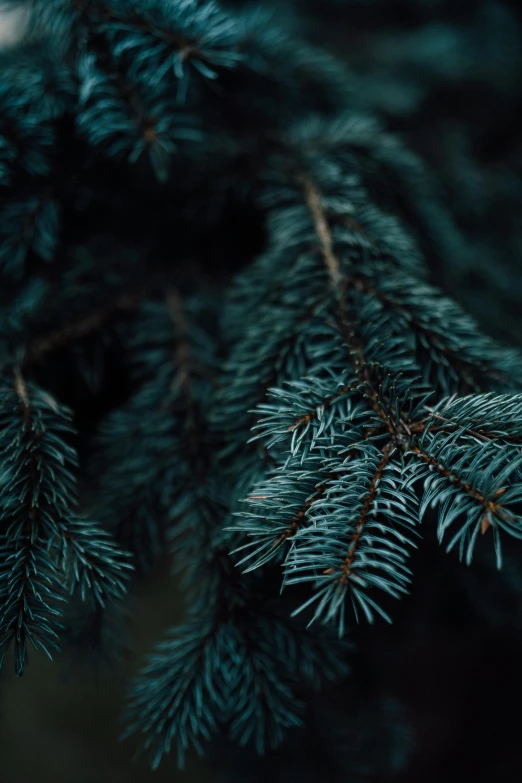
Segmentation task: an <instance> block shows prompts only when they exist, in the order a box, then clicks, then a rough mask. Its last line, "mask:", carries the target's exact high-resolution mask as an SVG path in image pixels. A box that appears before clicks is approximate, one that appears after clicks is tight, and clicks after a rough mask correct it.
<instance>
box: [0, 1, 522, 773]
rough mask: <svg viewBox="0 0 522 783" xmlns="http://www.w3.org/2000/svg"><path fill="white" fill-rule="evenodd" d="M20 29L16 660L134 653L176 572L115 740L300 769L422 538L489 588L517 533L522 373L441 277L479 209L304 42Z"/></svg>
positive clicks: (9, 387) (370, 727)
mask: <svg viewBox="0 0 522 783" xmlns="http://www.w3.org/2000/svg"><path fill="white" fill-rule="evenodd" d="M25 5H26V6H27V7H28V11H29V12H30V21H29V23H28V30H27V35H26V39H27V40H25V41H24V43H23V46H21V47H20V48H15V49H13V50H11V51H9V52H7V53H5V54H4V55H3V57H2V60H1V61H0V68H1V71H2V79H1V82H0V190H1V193H0V204H1V224H0V282H1V287H0V372H1V382H0V465H1V472H0V525H1V527H0V537H1V538H0V540H1V547H0V575H1V583H0V597H1V601H0V647H1V651H2V661H3V657H4V656H5V654H6V652H7V650H8V648H9V647H11V646H12V647H13V648H14V661H15V671H16V674H17V675H21V674H22V673H23V672H24V669H25V667H26V664H27V660H28V645H29V644H32V645H33V647H35V648H37V649H40V650H43V651H44V652H46V653H47V654H48V655H49V656H51V655H53V656H54V654H55V653H56V652H57V651H58V649H59V645H60V638H62V639H63V640H64V642H65V644H67V645H68V646H70V647H72V648H74V647H82V648H89V649H92V652H93V653H96V654H98V655H99V656H100V657H101V658H102V659H105V658H107V659H109V658H110V657H111V655H113V654H114V653H116V655H115V656H114V657H117V654H119V653H123V652H124V649H125V644H123V643H122V637H123V630H122V629H121V622H122V618H124V616H125V612H126V600H127V595H126V594H127V590H128V586H129V580H130V578H131V576H132V575H133V573H132V572H135V573H134V577H135V578H140V579H145V578H146V576H147V573H150V572H151V570H153V569H154V568H155V566H156V564H157V562H158V560H159V558H160V556H161V555H162V554H163V553H165V552H167V553H168V554H169V557H170V558H171V560H172V562H173V565H174V568H175V570H176V572H177V573H178V574H180V575H181V577H182V578H181V583H182V585H183V587H184V590H185V594H186V596H187V603H188V607H187V616H186V618H185V620H184V622H183V623H182V624H181V625H178V626H176V627H173V628H172V629H171V630H170V631H169V632H168V634H167V635H166V637H165V639H164V640H163V641H160V642H159V644H158V646H157V648H156V649H155V651H153V652H152V653H151V654H150V655H149V657H148V659H147V660H146V662H145V663H144V665H143V667H142V669H141V671H140V673H139V674H138V676H137V677H136V678H135V679H134V680H133V682H132V684H131V685H130V689H129V696H128V701H127V707H126V720H127V730H126V734H134V733H140V734H143V735H144V739H143V746H144V748H145V749H146V750H147V751H149V752H150V754H151V764H152V766H153V767H154V768H156V767H157V766H158V765H159V764H160V762H161V760H162V758H163V757H164V756H165V754H167V753H169V752H170V750H171V749H173V748H174V749H175V750H176V751H177V755H178V759H179V763H180V764H183V761H184V757H185V755H186V753H187V752H188V751H190V750H191V749H195V750H196V751H198V752H203V750H204V749H205V747H206V745H207V744H208V743H212V741H213V740H215V738H216V737H219V736H223V735H225V736H226V737H227V738H228V741H230V742H231V743H232V744H235V745H239V746H248V747H251V748H253V749H255V751H256V752H258V753H260V754H263V753H264V752H265V751H267V750H268V749H269V748H276V747H278V746H280V745H281V744H283V746H284V742H288V743H289V746H290V743H292V742H293V741H294V739H293V738H292V735H297V732H298V731H300V732H302V734H301V736H303V737H306V736H307V732H308V731H310V725H312V726H313V725H314V721H317V720H318V718H317V714H318V713H320V712H321V711H320V710H319V709H318V707H317V704H318V700H317V696H316V695H315V694H314V689H317V688H318V687H324V692H325V694H326V695H328V694H329V693H331V689H332V685H331V684H332V683H333V684H334V686H335V687H336V684H338V683H344V681H345V680H346V678H347V676H348V672H349V668H350V666H349V662H350V658H351V649H352V643H351V642H347V641H346V638H347V637H348V636H349V638H350V639H352V638H354V637H355V638H356V636H357V631H356V630H355V625H356V621H359V620H367V621H369V622H373V621H374V620H376V621H377V620H379V619H382V618H384V619H385V620H389V621H391V619H392V618H393V615H394V606H393V602H390V601H389V599H390V598H394V599H404V600H407V598H406V596H407V594H408V592H409V590H410V585H411V584H412V582H413V583H414V580H415V572H414V569H413V567H412V562H413V561H412V551H413V550H414V549H416V548H418V547H421V546H422V534H423V532H424V531H423V527H421V524H420V523H421V520H422V519H423V518H424V517H425V516H427V517H429V518H428V519H427V521H426V522H425V523H424V528H426V527H428V528H429V527H430V526H433V525H435V526H436V529H437V536H438V539H439V541H440V542H442V543H443V544H444V546H445V548H446V549H447V550H448V551H449V550H452V549H454V548H456V549H457V550H458V552H459V554H460V558H461V559H462V560H464V561H465V562H466V564H467V565H470V566H471V568H473V567H474V556H475V554H476V556H477V558H478V560H479V567H480V563H485V562H486V560H485V559H483V558H487V557H488V552H490V550H491V551H492V553H493V554H494V556H495V559H496V564H497V566H498V567H499V568H501V567H502V566H503V563H504V560H503V557H502V552H503V549H505V548H508V547H509V539H510V538H514V539H520V538H522V505H521V501H522V458H521V456H520V442H521V439H522V393H521V382H522V361H521V356H520V354H519V353H518V351H517V350H515V349H512V348H509V347H504V346H502V345H499V344H498V343H497V342H495V341H494V340H493V339H492V338H490V337H488V336H485V335H483V334H482V333H481V330H480V329H479V328H478V326H477V325H476V324H475V322H474V321H473V319H472V318H471V317H470V316H468V315H467V314H466V313H465V312H464V310H463V309H461V307H460V305H459V304H457V303H456V302H454V301H453V300H452V299H450V298H448V297H447V295H446V294H445V293H443V292H442V291H441V290H439V288H437V287H436V286H435V285H434V281H433V276H432V274H431V267H432V266H433V263H434V259H437V258H438V259H440V258H441V257H442V256H445V255H448V254H449V255H451V256H452V257H454V258H455V263H460V261H459V259H461V258H464V261H462V263H467V260H466V259H468V260H469V256H468V255H466V254H467V250H466V248H465V247H464V244H465V243H464V240H463V239H462V237H461V235H460V230H459V229H460V226H459V222H461V220H460V218H461V216H460V215H459V214H457V215H454V214H451V213H450V212H449V211H448V210H447V208H446V206H445V204H444V203H443V199H441V197H440V190H441V188H440V183H439V182H438V180H437V178H436V177H435V176H433V175H430V174H428V173H427V172H426V171H425V170H424V167H423V164H422V163H421V162H420V160H419V159H418V158H417V156H416V155H415V154H414V153H413V152H411V151H410V149H409V148H408V146H407V144H404V143H403V142H401V141H399V140H398V139H397V138H395V137H394V136H393V135H392V134H389V133H388V132H386V131H384V130H383V128H382V127H381V125H380V124H379V122H378V121H376V120H375V119H373V118H372V117H371V116H368V113H371V112H369V110H370V109H372V110H375V109H379V110H381V109H382V111H383V113H385V114H386V113H387V114H388V115H390V116H392V115H394V111H395V114H397V113H398V109H397V107H395V110H394V111H392V110H391V109H390V110H389V111H388V112H386V111H385V107H382V106H380V105H379V100H377V99H376V98H375V96H374V97H373V98H372V95H371V94H370V93H369V92H368V91H367V90H366V89H365V85H366V81H365V80H364V78H361V77H360V76H357V75H353V74H351V73H350V71H349V70H346V71H345V69H344V67H343V66H341V65H340V64H339V63H338V62H336V61H335V60H334V59H333V58H332V57H330V56H329V55H327V54H326V53H324V52H321V51H318V50H316V49H315V48H314V47H313V46H312V45H309V44H307V43H304V42H301V41H300V40H299V39H298V38H296V36H295V33H294V31H293V29H292V26H291V24H290V23H288V29H286V28H285V24H284V23H281V25H279V26H278V25H277V24H274V23H273V22H272V21H271V20H270V18H269V16H268V15H265V14H262V13H260V12H259V11H255V10H252V9H249V8H247V9H246V10H239V11H238V10H237V9H234V10H226V9H222V8H221V7H220V6H218V4H217V3H215V2H213V0H131V2H128V1H127V0H125V2H123V0H121V1H120V0H95V1H94V2H84V0H45V2H44V1H43V0H32V1H31V2H27V3H25ZM438 76H439V75H437V74H436V75H435V76H434V78H435V77H437V78H438ZM368 81H369V79H368ZM375 84H377V82H376V81H375ZM361 85H362V87H363V88H364V89H362V88H361ZM361 90H362V91H363V93H364V96H363V97H361V95H360V93H361ZM379 95H381V97H382V93H380V92H379ZM412 111H413V110H412ZM429 510H435V511H436V514H437V515H438V519H435V521H434V518H433V515H432V516H431V518H430V514H429V513H427V512H428V511H429ZM486 546H487V547H489V549H486ZM509 552H510V550H509V549H508V557H507V563H508V567H509V563H511V562H512V561H511V555H510V554H509ZM481 558H482V559H481ZM484 567H485V566H484ZM514 572H515V573H516V569H514ZM472 578H473V577H471V579H472ZM463 579H465V577H463ZM515 581H516V580H515ZM287 586H288V587H289V588H290V587H291V589H288V590H287V589H286V587H287ZM281 588H284V589H283V590H282V592H281ZM518 593H520V588H518ZM66 601H68V602H69V607H68V608H67V607H66ZM489 611H490V613H491V610H489ZM314 621H320V622H317V623H314ZM350 629H351V630H350ZM349 631H350V633H349ZM343 687H344V686H343ZM348 687H352V686H350V685H349V686H348ZM329 689H330V690H329ZM325 700H326V696H325ZM321 709H322V710H325V707H324V705H323V707H321ZM326 712H327V710H326ZM403 712H404V711H403V709H402V707H401V705H400V704H397V703H396V701H395V700H394V699H393V697H390V698H388V696H387V697H386V698H385V699H383V700H379V699H377V700H375V704H373V703H372V704H368V705H363V706H361V707H360V709H358V710H356V711H355V713H354V715H352V716H351V717H352V720H353V721H354V722H353V723H349V721H348V719H347V725H346V727H345V729H346V730H345V732H344V735H343V737H342V738H341V740H340V741H339V742H338V743H337V745H339V744H343V745H344V746H345V747H346V752H345V754H344V756H343V760H342V762H340V763H341V764H342V769H343V771H346V774H347V775H348V772H350V771H351V772H353V776H354V779H357V775H359V776H360V777H361V779H362V778H364V776H365V775H370V774H374V772H372V770H374V767H375V769H376V770H377V771H376V772H375V774H383V775H384V774H387V773H388V772H389V771H391V772H393V771H396V770H398V769H402V768H403V767H404V766H405V764H406V760H407V757H408V753H409V749H410V746H411V744H412V740H411V731H410V728H409V721H408V719H407V716H405V715H404V714H403ZM287 735H288V737H287ZM390 737H392V739H390ZM330 739H331V741H332V746H333V745H336V743H335V742H334V741H333V739H332V738H330ZM376 748H377V750H376ZM334 750H335V753H337V751H338V747H336V748H334V749H333V750H332V753H334ZM278 752H281V753H284V750H281V751H278ZM375 754H377V757H379V759H382V768H381V762H379V763H378V764H377V765H375V762H374V759H373V758H372V756H374V755H375ZM239 766H240V765H238V767H239ZM238 774H239V773H238ZM238 779H239V778H238ZM303 779H305V778H304V773H303Z"/></svg>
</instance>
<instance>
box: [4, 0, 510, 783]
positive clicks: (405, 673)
mask: <svg viewBox="0 0 522 783" xmlns="http://www.w3.org/2000/svg"><path fill="white" fill-rule="evenodd" d="M230 4H232V3H230ZM235 4H240V2H239V0H235ZM265 5H267V6H270V3H268V2H266V3H265ZM272 7H273V11H274V15H275V16H276V17H277V16H278V15H279V16H281V17H282V18H283V19H284V21H285V22H286V23H287V24H291V25H294V26H295V27H296V28H297V29H298V30H299V31H300V33H301V35H303V36H304V37H306V38H308V39H309V40H311V41H312V42H313V43H315V44H318V45H320V46H322V47H323V48H327V49H329V50H330V51H331V52H332V54H334V55H335V56H336V57H338V58H339V59H341V60H343V61H344V62H345V63H347V64H348V66H349V68H350V73H351V76H350V78H351V80H352V90H353V100H354V106H356V107H357V108H358V109H363V110H365V111H368V112H370V113H375V114H377V115H378V116H379V117H381V118H382V120H383V123H384V124H385V125H386V126H387V127H388V128H389V129H391V130H393V131H395V132H398V133H399V134H400V135H401V136H402V137H403V138H405V139H406V140H407V143H408V145H409V146H410V147H411V148H412V149H414V150H415V151H417V152H419V153H420V154H421V155H422V156H423V157H424V159H425V160H426V161H427V162H428V164H429V166H430V168H431V170H432V172H433V174H434V176H435V177H436V180H437V183H438V187H439V188H440V191H441V193H442V194H443V197H444V199H445V201H446V203H447V204H448V205H449V207H450V209H451V212H452V214H453V216H454V219H455V220H456V222H457V224H458V225H459V227H460V229H461V231H462V236H463V239H462V241H463V242H464V243H465V248H464V252H459V254H458V255H459V258H460V259H461V260H460V262H459V263H456V262H455V258H454V257H452V255H451V248H447V249H446V252H445V253H442V254H440V253H437V254H431V253H430V252H429V248H428V259H429V260H430V262H431V265H432V274H433V276H434V278H435V279H436V280H437V283H438V284H439V285H440V286H441V287H443V288H445V289H446V291H448V292H449V293H450V294H451V295H452V296H453V297H455V298H457V299H458V300H460V302H461V303H462V304H463V305H464V306H465V307H466V309H467V310H468V311H469V312H471V313H472V314H473V315H474V316H475V318H476V319H477V320H478V321H479V322H480V323H481V324H482V326H483V328H484V329H485V331H486V332H488V333H490V334H491V335H494V336H496V337H499V338H501V339H503V340H505V341H507V342H509V343H512V344H515V345H519V346H522V336H521V335H522V330H521V326H522V309H521V307H520V295H521V293H522V221H521V215H522V176H521V175H522V132H521V130H522V127H521V123H522V93H521V91H520V85H521V84H522V10H521V7H520V5H519V4H518V3H517V2H516V1H515V0H513V1H512V2H509V1H508V0H459V2H455V0H453V1H452V0H294V2H290V1H289V0H278V1H277V3H273V4H272ZM22 28H23V19H21V18H20V17H18V16H16V14H13V13H12V12H9V14H7V13H4V14H3V15H2V16H0V41H1V45H2V46H4V47H5V46H9V45H11V43H12V42H13V41H15V40H16V38H17V36H18V35H19V34H20V31H21V30H22ZM461 250H462V249H461ZM454 561H456V557H449V558H448V557H445V556H444V555H443V554H442V553H440V552H439V551H438V550H437V549H436V547H435V544H434V543H433V547H432V549H430V542H427V544H426V548H425V550H424V552H423V555H422V569H421V571H420V572H419V571H418V569H416V568H415V566H414V567H413V570H414V571H417V577H416V581H415V583H414V586H413V590H412V595H411V597H410V598H409V599H408V600H405V601H403V602H402V603H401V606H400V609H399V611H398V613H397V615H398V616H397V619H396V621H395V624H394V626H392V627H382V626H379V627H378V629H369V630H366V629H363V631H362V633H361V638H360V641H359V650H358V652H357V660H356V662H355V665H356V666H358V668H359V676H361V672H362V673H363V674H364V671H365V670H366V671H367V672H371V676H368V680H369V681H372V683H373V684H374V687H375V688H376V689H377V688H378V689H379V690H380V691H384V692H385V691H386V689H387V686H390V687H391V686H392V685H393V688H394V691H395V692H397V693H399V694H400V695H401V698H402V699H403V702H404V703H405V704H406V706H407V709H408V716H409V721H410V722H411V724H412V727H413V729H414V735H415V739H414V740H413V743H414V745H413V750H412V758H411V763H410V765H409V767H408V769H407V771H399V769H398V771H397V774H396V776H394V777H393V780H397V781H405V782H406V783H407V782H408V781H411V783H414V782H415V783H418V781H420V780H422V781H423V783H428V782H429V781H433V782H435V781H441V780H446V781H448V780H459V781H463V780H468V779H469V780H473V781H474V783H480V781H488V783H489V782H490V781H492V780H493V781H506V782H507V783H509V781H513V783H515V781H520V780H521V779H522V746H521V745H520V741H519V725H520V724H519V722H518V720H517V719H515V720H513V716H512V715H511V714H509V713H508V712H507V711H506V708H505V705H506V702H507V698H506V695H507V694H509V702H510V703H511V704H513V703H517V699H518V697H519V696H522V678H521V676H520V666H519V662H520V655H521V653H522V633H521V632H522V619H521V612H520V611H519V610H520V608H521V606H520V604H518V603H517V595H518V596H521V599H520V600H521V603H522V584H519V583H520V582H521V581H522V580H521V578H520V573H522V571H521V567H520V563H519V562H517V561H516V560H513V561H509V558H508V562H507V564H506V569H505V571H503V572H502V573H501V574H500V573H497V572H494V571H491V570H489V568H486V567H484V568H482V566H481V563H480V562H479V563H478V564H477V566H476V568H474V569H473V570H472V571H467V570H461V569H459V570H457V569H454V568H453V565H454ZM502 580H507V581H508V582H510V584H511V585H512V586H514V588H515V589H514V593H513V594H514V598H513V605H512V606H509V607H500V611H499V607H498V605H495V602H494V596H495V593H496V592H501V583H502ZM133 602H134V603H133V606H132V618H131V620H130V634H131V639H130V644H129V648H130V649H132V654H130V653H129V654H127V655H125V660H124V663H123V665H122V670H121V672H120V671H118V672H112V673H110V674H108V675H107V674H106V673H103V672H101V673H100V674H99V676H98V677H96V676H95V675H94V674H93V673H92V672H90V671H88V670H87V669H82V668H80V667H79V666H78V651H77V653H76V657H75V659H74V666H73V665H71V655H70V653H68V652H67V651H65V652H64V653H63V654H62V655H61V656H59V658H58V661H57V663H56V664H54V665H53V664H51V663H50V662H48V661H46V660H45V658H44V656H41V655H40V656H36V655H35V656H33V657H32V658H31V665H30V667H29V670H28V672H27V674H26V676H24V677H23V678H22V680H20V681H15V678H14V675H12V674H11V671H10V669H8V668H6V669H5V670H4V672H3V673H2V679H1V680H0V727H1V728H0V761H1V773H0V779H1V780H2V781H6V783H18V782H19V781H20V783H21V782H22V781H28V780H38V781H39V782H40V783H70V781H73V780H74V781H75V783H98V782H99V783H108V782H109V781H111V783H117V782H118V781H126V783H132V782H133V781H136V782H137V781H146V780H149V779H150V780H155V781H157V782H158V783H159V782H160V781H167V780H168V781H176V780H184V781H214V780H216V781H219V780H221V779H222V778H221V777H220V755H219V754H220V753H221V754H222V753H226V752H227V750H226V749H225V750H223V749H222V748H221V749H220V750H219V751H216V752H215V753H214V754H212V753H211V754H209V755H208V757H207V758H205V760H199V759H195V758H192V757H190V758H189V760H188V764H187V769H186V770H185V771H178V770H177V766H176V759H175V756H174V755H173V756H172V757H170V758H168V759H166V760H165V762H164V763H163V764H162V766H161V767H160V769H159V770H158V771H157V772H155V773H152V772H150V770H149V768H148V765H147V762H146V759H139V760H138V761H136V762H133V761H132V754H133V742H132V741H131V740H128V741H126V742H124V743H119V742H118V736H119V734H120V731H121V728H122V725H121V721H120V713H121V704H122V697H123V691H124V685H125V682H126V681H127V680H128V677H129V676H130V675H132V674H133V673H135V672H136V670H137V669H138V665H139V659H140V656H141V654H142V653H144V652H145V651H147V650H149V649H150V648H151V646H152V644H153V642H154V641H155V640H156V639H157V638H158V637H159V636H160V634H161V631H162V629H163V628H164V627H165V626H166V625H171V624H173V623H174V622H177V621H178V620H179V619H181V617H182V614H183V604H182V599H181V597H180V594H179V592H178V591H177V589H176V581H175V578H174V577H172V576H170V575H169V573H168V564H167V563H166V562H165V563H163V565H162V567H159V568H157V569H155V571H154V573H153V574H151V575H149V576H148V577H147V579H146V580H144V581H142V582H141V583H140V584H138V585H137V587H136V590H135V595H134V597H133ZM492 607H495V608H492ZM514 618H515V619H514ZM517 618H518V619H517ZM376 630H377V632H376ZM383 650H385V652H384V653H383ZM377 661H378V663H377ZM344 695H345V696H346V697H347V698H348V697H349V692H347V693H346V694H344ZM340 698H343V694H342V693H341V694H340ZM515 718H516V716H515ZM314 742H315V743H316V745H317V746H315V745H314ZM320 742H321V735H320V733H319V732H318V733H317V734H316V735H315V737H314V736H312V737H311V739H310V744H309V745H308V746H307V748H306V749H305V750H304V751H303V749H299V751H298V752H305V753H307V755H308V756H309V761H310V766H311V768H312V770H313V769H316V770H317V775H318V776H319V775H322V774H324V773H325V772H326V771H325V770H324V769H323V770H321V761H320V756H321V754H320ZM391 742H392V744H393V740H391ZM230 752H232V751H230ZM314 759H315V761H314ZM244 763H245V764H246V769H247V771H246V773H245V775H244V776H241V773H240V772H239V771H238V773H237V780H245V781H246V780H249V781H250V780H252V781H254V780H259V781H261V780H269V779H270V780H271V781H272V782H273V783H275V782H276V781H279V780H283V779H285V780H287V781H288V783H294V782H293V781H289V780H288V778H287V777H286V778H285V765H284V759H283V758H281V757H280V756H278V754H271V755H270V756H269V757H268V759H267V760H266V761H263V762H260V761H258V760H254V759H252V760H251V765H250V766H248V763H247V762H244ZM314 763H315V764H316V766H314ZM398 767H400V765H398ZM238 770H239V765H238ZM340 772H341V773H342V770H341V771H340ZM313 774H314V773H313V772H312V773H310V775H311V779H314V778H313ZM328 774H330V771H328ZM364 775H365V773H364V771H362V776H363V777H364ZM316 779H320V778H319V777H317V778H316ZM365 779H368V780H370V779H371V780H373V781H377V780H385V779H386V780H389V779H390V778H389V777H387V778H384V777H379V774H378V771H377V773H372V774H371V776H367V777H365Z"/></svg>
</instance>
